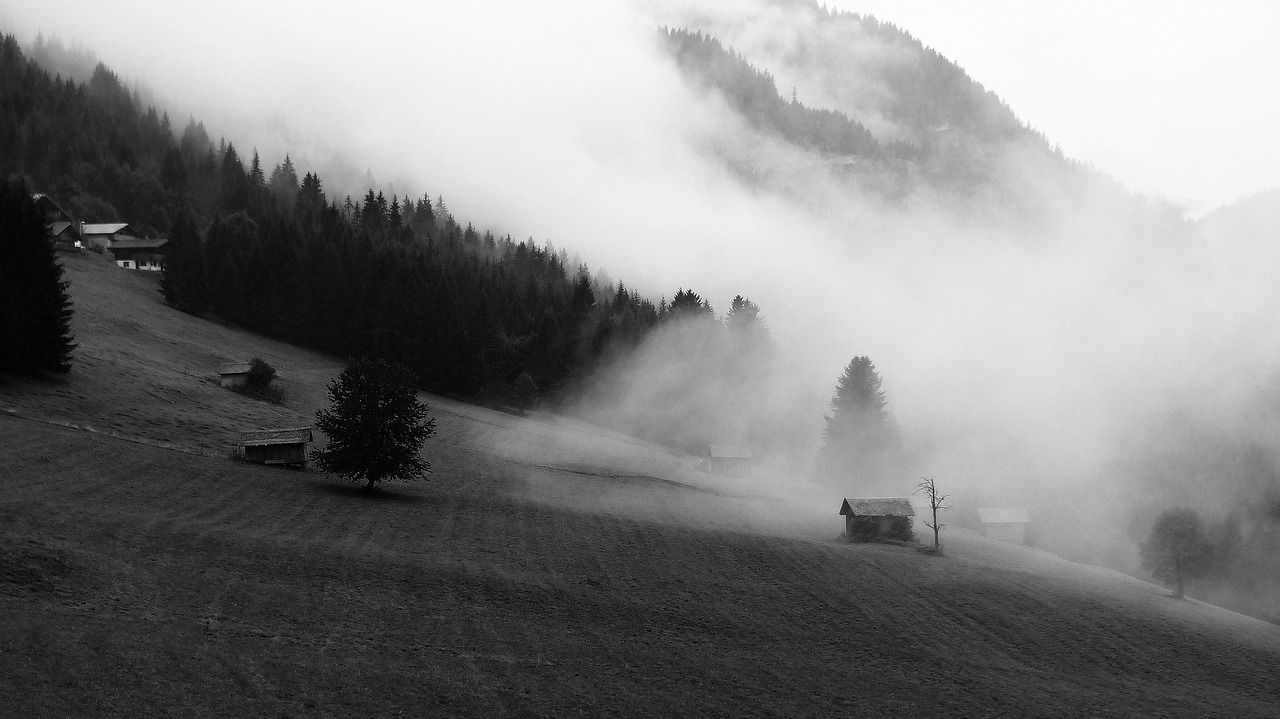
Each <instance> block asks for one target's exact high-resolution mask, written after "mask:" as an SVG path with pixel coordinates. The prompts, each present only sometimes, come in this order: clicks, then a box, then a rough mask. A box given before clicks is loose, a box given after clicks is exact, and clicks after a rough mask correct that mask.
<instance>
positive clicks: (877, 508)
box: [840, 497, 916, 539]
mask: <svg viewBox="0 0 1280 719" xmlns="http://www.w3.org/2000/svg"><path fill="white" fill-rule="evenodd" d="M840 514H842V515H844V533H845V536H847V537H849V538H851V539H852V538H865V537H867V535H870V536H875V537H888V536H892V535H894V534H899V533H902V532H903V530H910V528H911V518H912V517H914V516H916V510H915V509H913V508H912V507H911V500H910V499H908V498H907V497H853V498H849V497H846V498H845V500H844V501H843V502H841V503H840ZM869 529H870V530H871V531H868V530H869Z"/></svg>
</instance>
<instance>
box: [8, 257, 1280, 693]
mask: <svg viewBox="0 0 1280 719" xmlns="http://www.w3.org/2000/svg"><path fill="white" fill-rule="evenodd" d="M67 266H68V272H67V275H68V278H69V279H70V280H71V281H72V285H71V293H72V296H73V298H74V299H75V301H76V303H77V308H78V311H77V318H76V331H77V339H78V341H79V342H80V344H81V361H80V362H79V363H78V365H77V367H76V368H75V369H74V370H73V372H72V373H71V375H70V376H69V377H68V378H66V379H65V380H51V381H33V380H26V379H16V378H6V384H5V385H4V387H3V394H2V395H0V402H2V403H3V404H4V405H5V407H6V408H8V409H14V410H16V414H17V416H13V415H12V414H9V415H7V416H6V415H0V448H2V449H0V466H2V467H4V470H3V471H2V473H0V477H3V492H2V493H0V517H3V521H2V522H0V526H2V527H3V532H2V533H0V553H2V556H3V557H4V562H3V565H2V566H3V571H2V572H0V608H2V611H0V616H2V617H3V619H0V622H3V625H4V626H3V629H2V630H0V637H3V638H2V639H0V649H2V650H0V662H3V664H4V667H3V671H2V672H0V677H3V678H2V679H0V713H3V714H5V715H7V716H60V715H73V714H74V715H81V716H94V715H118V714H122V713H124V714H130V715H139V716H148V715H153V716H164V715H172V714H174V713H194V714H198V715H213V716H223V715H243V714H245V713H251V714H266V713H283V714H308V715H320V716H326V715H327V716H342V715H350V714H354V713H375V714H391V713H394V712H396V711H401V712H404V713H408V714H415V715H446V716H477V715H493V714H501V715H514V714H533V715H543V714H545V715H557V716H563V715H571V714H581V715H652V714H658V713H669V714H678V715H691V714H700V715H729V714H733V715H743V714H746V715H786V716H818V715H823V716H825V715H829V714H830V713H831V712H832V711H833V710H834V711H836V712H837V713H862V712H867V711H871V710H877V711H878V710H891V709H896V710H898V711H900V712H902V713H904V714H908V715H921V714H926V715H927V714H954V715H978V714H981V715H985V716H1060V715H1062V714H1064V713H1083V714H1089V715H1097V716H1131V715H1135V714H1145V715H1155V714H1160V715H1168V716H1206V715H1226V714H1230V715H1233V716H1269V715H1270V714H1271V713H1272V712H1273V709H1274V702H1275V699H1276V698H1277V697H1278V696H1280V677H1277V676H1276V674H1275V673H1274V671H1272V668H1273V667H1274V666H1275V665H1276V662H1277V660H1280V627H1275V626H1271V625H1267V624H1264V623H1262V622H1258V621H1255V620H1251V619H1248V618H1245V617H1241V616H1239V615H1234V614H1231V613H1229V612H1225V611H1222V610H1219V609H1216V608H1213V607H1209V606H1207V605H1203V604H1200V603H1197V602H1193V601H1176V600H1173V599H1169V598H1168V597H1167V596H1165V595H1166V593H1165V592H1164V591H1163V590H1161V589H1159V588H1156V587H1153V586H1151V585H1148V584H1145V583H1143V582H1139V581H1136V580H1133V579H1131V578H1128V577H1124V576H1122V575H1118V574H1115V573H1114V572H1110V571H1107V570H1101V569H1097V568H1092V567H1086V566H1081V565H1074V564H1071V563H1067V562H1063V561H1061V560H1058V559H1056V558H1054V557H1051V556H1049V555H1046V554H1043V553H1039V552H1034V551H1031V550H1023V549H1019V548H1014V547H1007V546H1003V545H997V544H994V543H990V542H987V541H986V540H983V539H981V538H978V537H974V536H972V535H967V534H965V533H962V532H950V531H948V532H947V534H949V535H951V536H950V543H949V544H948V556H946V557H943V558H933V557H926V556H924V555H921V554H917V553H915V552H913V551H911V550H910V549H908V548H902V547H891V546H876V545H848V544H844V543H841V542H838V541H834V536H835V535H836V534H837V533H838V531H839V527H840V522H839V517H837V516H836V515H835V507H836V506H837V505H836V503H834V502H830V501H826V499H827V498H823V497H818V498H817V499H818V501H817V503H816V504H814V505H812V507H813V508H810V505H807V504H801V503H799V502H798V501H797V500H796V499H795V498H796V497H798V496H803V494H804V492H805V491H806V488H805V487H804V486H803V485H801V486H792V485H789V484H787V481H788V480H787V478H786V476H785V475H783V476H773V475H768V476H767V477H766V479H768V481H767V482H765V481H762V482H758V483H756V484H752V485H743V484H741V483H730V482H728V481H727V480H719V479H711V478H708V477H707V476H706V475H702V474H700V473H697V472H695V471H693V470H692V464H693V458H690V457H684V456H680V455H676V454H672V453H670V452H669V451H666V450H663V449H661V448H658V447H654V446H652V445H647V444H644V443H642V442H638V441H635V440H631V439H629V438H627V437H624V436H621V435H617V434H614V433H610V432H608V431H605V430H600V429H598V428H592V427H590V426H586V425H582V424H578V423H571V422H566V421H563V420H558V419H556V418H554V417H541V418H539V419H537V420H535V419H522V418H516V417H511V416H509V415H505V414H501V413H496V412H492V411H489V410H484V409H480V408H476V407H472V406H468V405H462V404H459V403H456V402H452V401H450V400H447V399H444V398H438V397H428V398H427V399H428V401H429V403H430V404H431V405H432V407H433V410H434V414H435V416H436V417H437V420H438V422H439V425H440V434H439V435H438V436H437V437H436V438H434V439H432V440H431V441H430V442H429V443H428V447H427V452H428V454H429V456H430V457H431V459H432V461H433V464H434V466H435V475H433V477H432V479H431V481H430V482H428V483H424V484H416V485H408V486H400V487H393V488H391V489H390V491H386V492H383V493H381V494H379V495H375V496H372V497H371V496H366V495H364V494H363V493H362V492H360V491H358V490H355V489H353V488H350V487H348V486H347V485H344V484H341V483H338V482H336V481H334V480H330V479H327V478H325V477H323V476H322V475H319V474H315V473H300V472H290V471H285V470H270V469H266V468H261V467H256V466H250V465H245V464H241V463H238V462H235V461H232V460H230V459H227V458H226V456H225V453H226V449H227V447H226V443H227V442H228V441H229V437H230V436H233V435H231V432H232V431H233V430H234V429H235V428H237V427H238V426H240V425H241V424H243V423H253V424H258V423H297V422H305V421H307V418H308V417H309V416H310V414H311V412H312V411H313V410H314V408H315V407H317V406H319V405H320V404H321V403H322V402H323V384H324V382H325V381H326V380H327V379H328V378H330V377H332V376H334V375H335V374H336V373H337V371H338V369H339V366H340V363H339V362H338V361H336V360H335V359H333V358H329V357H325V356H323V355H317V354H314V353H310V352H305V351H299V350H296V349H294V348H291V347H289V346H287V345H284V344H280V343H275V342H271V341H268V340H264V339H262V338H260V337H257V336H255V335H252V334H249V333H245V332H242V331H239V330H236V329H234V328H227V327H222V326H218V325H213V324H210V323H207V322H204V321H202V320H199V319H196V318H193V317H189V316H186V315H181V314H179V313H176V312H173V311H172V310H170V309H168V308H166V307H164V306H163V305H162V304H161V302H160V300H159V295H158V293H156V292H155V291H154V287H153V285H154V279H153V278H150V277H146V276H142V275H139V274H134V273H129V272H125V271H122V270H118V269H117V268H115V267H114V266H113V265H111V264H110V263H108V262H106V261H105V260H103V259H101V258H99V257H96V256H92V255H89V256H83V257H71V258H68V259H67ZM253 354H260V355H262V356H263V357H266V358H267V359H268V360H269V361H271V362H272V363H273V364H274V365H275V366H276V367H277V368H278V369H279V370H280V372H281V374H282V375H283V376H284V377H285V380H286V382H285V389H286V393H287V399H286V402H285V404H284V405H282V406H276V405H265V404H262V403H260V402H257V401H255V400H250V399H246V398H244V397H242V396H240V395H236V394H233V393H230V392H227V391H224V390H220V389H218V388H217V387H216V386H214V385H213V371H214V368H213V366H212V363H213V362H214V361H215V360H219V359H223V358H240V357H244V356H247V355H253ZM179 368H181V370H180V369H179ZM66 422H70V423H74V424H77V425H80V426H85V425H91V426H93V427H95V428H97V429H99V430H101V431H100V432H98V433H94V432H88V431H84V430H79V429H73V428H68V427H59V426H56V425H55V424H51V423H66ZM107 430H110V431H111V432H114V433H116V434H117V435H119V436H118V437H112V436H107V435H106V434H104V432H105V431H107ZM138 438H141V439H146V440H152V441H154V442H165V443H168V444H170V445H173V448H164V447H160V446H155V445H154V444H147V443H141V444H140V443H137V442H135V441H130V440H131V439H138ZM179 450H189V451H179ZM200 453H203V454H200ZM784 492H785V493H786V494H787V495H788V496H790V497H792V500H791V501H784V500H781V499H779V498H778V497H777V496H776V494H779V493H784Z"/></svg>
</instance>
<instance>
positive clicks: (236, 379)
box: [218, 362, 250, 389]
mask: <svg viewBox="0 0 1280 719" xmlns="http://www.w3.org/2000/svg"><path fill="white" fill-rule="evenodd" d="M249 369H250V364H249V363H248V362H223V363H222V366H221V367H219V368H218V384H220V385H222V386H223V387H226V388H227V389H237V388H240V387H244V386H246V385H248V384H249Z"/></svg>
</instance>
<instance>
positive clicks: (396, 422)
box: [311, 359, 436, 489]
mask: <svg viewBox="0 0 1280 719" xmlns="http://www.w3.org/2000/svg"><path fill="white" fill-rule="evenodd" d="M329 401H330V407H329V409H322V410H320V411H319V412H317V413H316V426H317V427H318V428H319V429H320V431H322V432H324V433H325V435H327V436H328V438H329V444H328V445H327V446H326V447H325V448H324V449H322V450H321V449H317V450H313V451H312V452H311V458H312V460H313V461H315V463H316V465H317V466H319V467H320V469H322V470H324V471H325V472H329V473H332V474H337V475H339V476H342V477H344V478H346V479H349V480H351V481H358V482H364V483H365V488H366V489H374V488H375V487H377V486H378V484H379V483H381V482H386V481H393V480H402V481H408V480H412V479H419V478H421V477H422V476H424V475H425V474H427V473H428V472H430V471H431V463H430V462H428V461H427V460H425V459H423V457H422V454H421V452H422V445H423V443H425V442H426V441H427V439H428V438H430V437H431V435H433V434H435V431H436V423H435V420H434V419H431V418H429V417H428V416H427V413H428V411H429V410H428V409H427V406H426V405H425V404H423V403H422V402H420V401H419V400H418V393H417V390H416V389H414V376H413V373H412V372H410V371H409V369H408V368H406V367H405V366H404V365H401V364H398V363H393V362H387V361H384V360H378V359H372V360H371V359H357V360H352V361H351V363H350V364H348V365H347V368H346V369H345V370H343V371H342V374H341V375H339V377H338V379H336V380H334V381H333V382H331V383H330V384H329Z"/></svg>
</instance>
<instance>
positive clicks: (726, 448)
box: [707, 444, 751, 459]
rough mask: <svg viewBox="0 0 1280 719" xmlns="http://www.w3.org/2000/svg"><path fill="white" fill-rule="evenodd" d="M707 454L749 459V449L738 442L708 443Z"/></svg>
mask: <svg viewBox="0 0 1280 719" xmlns="http://www.w3.org/2000/svg"><path fill="white" fill-rule="evenodd" d="M707 454H708V455H709V456H711V457H714V458H716V459H751V449H750V448H749V447H744V446H742V445H739V444H709V445H707Z"/></svg>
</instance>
